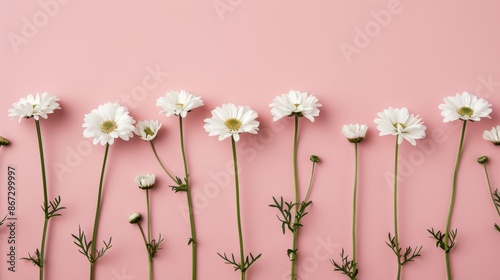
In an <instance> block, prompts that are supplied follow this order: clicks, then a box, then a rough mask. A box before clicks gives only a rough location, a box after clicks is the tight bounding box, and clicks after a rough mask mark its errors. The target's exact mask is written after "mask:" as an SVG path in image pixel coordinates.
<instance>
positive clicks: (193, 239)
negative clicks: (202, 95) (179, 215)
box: [179, 116, 198, 280]
mask: <svg viewBox="0 0 500 280" xmlns="http://www.w3.org/2000/svg"><path fill="white" fill-rule="evenodd" d="M179 130H180V136H181V151H182V160H183V162H184V178H185V180H186V197H187V202H188V211H189V224H190V227H191V240H190V244H191V246H192V247H191V250H192V252H191V255H192V260H191V266H192V272H191V275H192V276H191V277H192V280H196V272H197V259H198V258H197V246H198V244H197V240H196V227H195V223H194V213H193V201H192V198H191V185H190V183H189V170H188V164H187V158H186V150H185V149H184V129H183V126H182V117H181V116H179Z"/></svg>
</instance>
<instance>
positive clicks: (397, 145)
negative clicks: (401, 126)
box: [394, 135, 402, 280]
mask: <svg viewBox="0 0 500 280" xmlns="http://www.w3.org/2000/svg"><path fill="white" fill-rule="evenodd" d="M399 137H402V136H399V135H398V136H397V137H396V153H395V156H394V244H395V246H396V257H397V258H398V277H397V279H398V280H399V279H401V267H402V265H401V253H400V251H399V231H398V155H399V144H398V138H399Z"/></svg>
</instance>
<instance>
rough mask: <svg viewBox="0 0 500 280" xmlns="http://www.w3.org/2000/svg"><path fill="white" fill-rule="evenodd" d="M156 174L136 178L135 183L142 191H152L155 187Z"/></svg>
mask: <svg viewBox="0 0 500 280" xmlns="http://www.w3.org/2000/svg"><path fill="white" fill-rule="evenodd" d="M155 180H156V176H155V174H148V173H146V174H141V175H138V176H137V177H135V183H136V184H137V186H138V187H139V188H140V189H143V190H145V189H151V188H152V187H154V185H155Z"/></svg>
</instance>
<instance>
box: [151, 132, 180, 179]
mask: <svg viewBox="0 0 500 280" xmlns="http://www.w3.org/2000/svg"><path fill="white" fill-rule="evenodd" d="M149 143H150V144H151V148H152V149H153V153H154V154H155V157H156V160H157V161H158V163H159V164H160V166H161V168H163V171H165V173H167V175H168V177H170V179H172V181H174V182H177V181H176V180H175V178H174V177H173V176H172V175H170V172H168V170H167V169H166V168H165V166H164V165H163V163H162V162H161V160H160V157H158V153H156V149H155V145H154V144H153V140H151V141H149Z"/></svg>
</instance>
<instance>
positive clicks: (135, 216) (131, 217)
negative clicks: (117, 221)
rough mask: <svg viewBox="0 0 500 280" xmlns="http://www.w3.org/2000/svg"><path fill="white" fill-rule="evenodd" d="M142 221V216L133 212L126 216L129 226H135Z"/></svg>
mask: <svg viewBox="0 0 500 280" xmlns="http://www.w3.org/2000/svg"><path fill="white" fill-rule="evenodd" d="M141 219H142V216H141V214H139V213H137V212H135V213H132V214H130V215H129V216H128V222H129V223H131V224H137V223H138V222H140V221H141Z"/></svg>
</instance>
